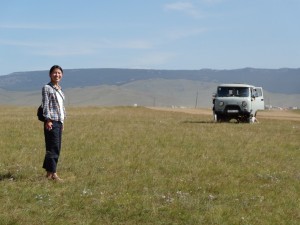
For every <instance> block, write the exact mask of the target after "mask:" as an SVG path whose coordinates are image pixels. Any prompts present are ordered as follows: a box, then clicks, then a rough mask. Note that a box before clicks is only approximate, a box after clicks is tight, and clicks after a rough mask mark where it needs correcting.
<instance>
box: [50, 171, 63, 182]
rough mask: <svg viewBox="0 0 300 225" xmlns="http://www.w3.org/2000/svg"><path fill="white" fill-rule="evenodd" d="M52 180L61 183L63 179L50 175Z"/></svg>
mask: <svg viewBox="0 0 300 225" xmlns="http://www.w3.org/2000/svg"><path fill="white" fill-rule="evenodd" d="M52 180H54V181H63V179H61V178H60V177H59V176H57V174H55V173H54V174H53V175H52Z"/></svg>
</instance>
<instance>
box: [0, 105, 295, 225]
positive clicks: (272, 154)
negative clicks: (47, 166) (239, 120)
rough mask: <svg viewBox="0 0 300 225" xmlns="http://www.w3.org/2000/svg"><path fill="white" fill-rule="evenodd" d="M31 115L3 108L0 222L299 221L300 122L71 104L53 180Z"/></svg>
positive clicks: (40, 131)
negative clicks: (219, 118) (228, 120)
mask: <svg viewBox="0 0 300 225" xmlns="http://www.w3.org/2000/svg"><path fill="white" fill-rule="evenodd" d="M35 114H36V109H34V108H26V107H25V108H21V107H19V108H18V107H4V106H2V107H0V137H1V139H0V153H1V158H0V224H31V225H32V224H128V225H129V224H130V225H132V224H170V225H171V224H172V225H173V224H197V225H198V224H228V225H232V224H245V225H246V224H247V225H248V224H264V225H268V224H270V225H274V224H291V225H293V224H295V225H296V224H299V221H300V210H299V209H300V167H299V165H300V140H299V137H300V122H295V121H287V120H285V121H283V120H282V121H281V120H270V119H265V120H263V119H260V123H259V124H236V123H222V124H215V123H212V122H211V117H208V116H205V115H192V114H185V113H175V112H164V111H155V110H150V109H146V108H139V107H138V108H131V107H115V108H101V107H82V108H69V109H68V119H67V121H66V125H65V131H64V136H63V149H62V153H61V158H60V161H59V165H58V173H59V175H60V176H61V177H62V178H63V179H64V182H63V183H55V182H52V181H48V180H46V179H45V178H44V175H45V172H44V171H43V169H42V168H41V167H42V161H43V157H44V153H45V150H44V136H43V128H42V123H41V122H39V121H38V120H37V118H36V116H35Z"/></svg>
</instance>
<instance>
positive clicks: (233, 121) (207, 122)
mask: <svg viewBox="0 0 300 225" xmlns="http://www.w3.org/2000/svg"><path fill="white" fill-rule="evenodd" d="M182 123H202V124H224V123H226V124H237V123H239V122H238V121H236V120H231V121H229V122H222V123H220V122H215V121H212V120H202V121H189V120H185V121H182Z"/></svg>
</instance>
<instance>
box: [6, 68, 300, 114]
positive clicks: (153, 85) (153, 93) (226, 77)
mask: <svg viewBox="0 0 300 225" xmlns="http://www.w3.org/2000/svg"><path fill="white" fill-rule="evenodd" d="M299 75H300V69H288V68H285V69H278V70H277V69H272V70H269V69H254V68H244V69H236V70H212V69H201V70H148V69H109V68H106V69H105V68H102V69H66V70H64V77H63V79H62V82H61V85H62V87H63V88H64V92H65V94H66V96H67V101H66V103H67V105H69V106H77V105H78V106H80V105H82V106H93V105H96V106H117V105H141V106H166V107H181V106H182V107H205V108H207V107H211V100H212V93H214V92H215V90H216V87H217V85H218V84H219V83H248V84H252V85H255V86H262V87H263V88H264V93H265V104H266V105H273V106H278V107H293V106H296V107H300V85H299V84H300V76H299ZM48 82H49V75H48V71H46V70H45V71H29V72H17V73H12V74H9V75H5V76H0V96H1V97H0V104H1V105H7V104H8V105H38V104H39V103H40V101H41V89H42V86H43V85H44V84H46V83H48Z"/></svg>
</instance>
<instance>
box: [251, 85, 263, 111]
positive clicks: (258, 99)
mask: <svg viewBox="0 0 300 225" xmlns="http://www.w3.org/2000/svg"><path fill="white" fill-rule="evenodd" d="M252 96H254V98H253V100H252V107H253V110H254V111H257V110H264V109H265V101H264V95H263V89H262V88H261V87H255V88H253V90H252Z"/></svg>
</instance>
